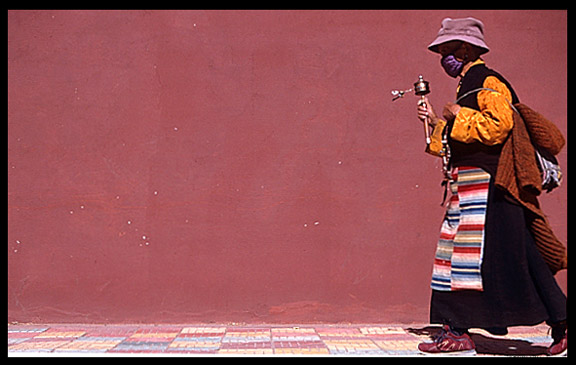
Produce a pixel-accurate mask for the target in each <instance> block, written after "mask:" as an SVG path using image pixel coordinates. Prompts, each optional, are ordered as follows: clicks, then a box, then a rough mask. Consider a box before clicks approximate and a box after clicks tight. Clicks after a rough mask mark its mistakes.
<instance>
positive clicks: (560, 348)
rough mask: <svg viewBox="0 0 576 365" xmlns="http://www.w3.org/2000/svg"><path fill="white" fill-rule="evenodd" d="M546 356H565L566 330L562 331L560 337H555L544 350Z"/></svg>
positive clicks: (566, 352) (566, 351) (566, 346)
mask: <svg viewBox="0 0 576 365" xmlns="http://www.w3.org/2000/svg"><path fill="white" fill-rule="evenodd" d="M546 354H547V355H548V356H566V355H568V331H566V332H564V336H563V337H562V338H561V339H558V340H557V339H555V340H554V342H552V345H550V347H548V351H546Z"/></svg>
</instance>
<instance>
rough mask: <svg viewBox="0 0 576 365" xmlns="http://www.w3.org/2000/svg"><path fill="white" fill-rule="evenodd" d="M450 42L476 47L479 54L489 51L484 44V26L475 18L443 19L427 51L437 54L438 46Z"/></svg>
mask: <svg viewBox="0 0 576 365" xmlns="http://www.w3.org/2000/svg"><path fill="white" fill-rule="evenodd" d="M450 41H464V42H466V43H470V44H472V45H474V46H477V47H479V48H480V49H481V54H483V53H486V52H488V51H489V50H490V49H489V48H488V46H487V45H486V42H484V24H483V23H482V22H481V21H480V20H478V19H475V18H460V19H452V18H445V19H444V20H442V27H441V28H440V31H439V32H438V35H437V36H436V39H435V40H434V42H432V43H430V45H429V46H428V49H429V50H431V51H432V52H436V53H439V52H438V46H439V45H440V44H442V43H446V42H450Z"/></svg>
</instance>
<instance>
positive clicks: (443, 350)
mask: <svg viewBox="0 0 576 365" xmlns="http://www.w3.org/2000/svg"><path fill="white" fill-rule="evenodd" d="M418 350H419V351H420V352H423V353H425V354H428V355H461V356H467V355H468V356H473V355H476V346H475V345H474V342H473V341H472V339H471V338H470V336H468V334H466V333H464V334H462V335H460V336H458V335H456V334H455V333H454V332H452V330H451V329H450V326H447V325H445V326H443V327H442V331H441V332H440V335H438V337H436V339H435V340H434V342H422V343H420V344H419V345H418Z"/></svg>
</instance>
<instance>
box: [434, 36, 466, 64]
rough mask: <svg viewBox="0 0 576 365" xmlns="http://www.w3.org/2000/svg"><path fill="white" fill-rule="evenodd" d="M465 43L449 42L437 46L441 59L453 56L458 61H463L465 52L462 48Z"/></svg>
mask: <svg viewBox="0 0 576 365" xmlns="http://www.w3.org/2000/svg"><path fill="white" fill-rule="evenodd" d="M464 45H465V43H464V42H462V41H450V42H446V43H442V44H441V45H439V46H438V52H440V54H441V55H442V57H446V56H448V55H454V57H455V58H456V59H457V60H458V61H461V62H462V61H464V58H465V57H464V55H465V54H466V52H467V50H466V49H465V48H466V47H465V46H464Z"/></svg>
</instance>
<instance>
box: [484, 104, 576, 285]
mask: <svg viewBox="0 0 576 365" xmlns="http://www.w3.org/2000/svg"><path fill="white" fill-rule="evenodd" d="M514 107H516V109H517V110H518V112H519V113H520V115H518V113H514V127H513V128H512V131H511V132H510V136H509V137H508V139H507V140H506V142H505V143H504V146H503V147H502V154H501V155H500V160H499V163H498V169H497V173H496V179H495V181H494V183H495V185H496V186H497V187H499V188H501V189H504V190H505V191H507V192H508V193H509V194H510V195H511V196H512V197H513V198H514V199H515V200H516V201H517V202H518V203H520V204H521V205H522V206H523V207H525V208H526V209H528V211H529V212H530V213H532V214H527V222H528V225H529V228H530V231H531V233H532V235H533V237H534V241H535V243H536V247H537V248H538V251H539V252H540V254H541V255H542V257H543V258H544V261H546V263H547V264H548V266H549V267H550V270H551V271H552V272H553V273H554V274H555V273H557V272H558V271H560V270H562V269H566V268H567V266H568V257H567V255H566V247H564V245H563V244H562V242H560V240H559V239H558V238H557V237H556V236H555V235H554V232H553V231H552V228H551V227H550V224H549V223H548V220H547V219H546V216H545V215H544V212H543V211H542V209H541V208H540V204H539V202H538V195H540V193H541V192H542V178H541V174H540V170H539V168H538V165H537V162H536V158H535V151H534V145H536V146H538V147H540V148H544V149H546V150H547V151H548V152H550V153H552V154H554V155H557V154H558V153H559V152H560V150H561V149H562V148H563V147H564V144H565V143H566V141H565V140H564V137H563V136H562V133H561V132H560V130H559V129H558V128H557V127H556V126H555V125H554V123H552V122H551V121H549V120H548V119H546V118H544V117H543V116H542V115H541V114H539V113H538V112H536V111H534V110H532V109H531V108H530V107H528V106H526V105H524V104H521V103H517V104H514Z"/></svg>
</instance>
